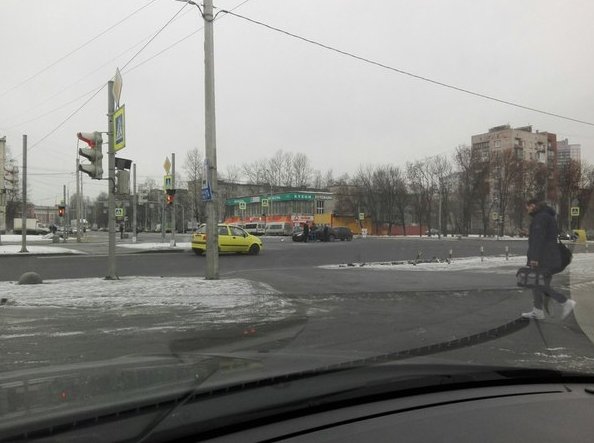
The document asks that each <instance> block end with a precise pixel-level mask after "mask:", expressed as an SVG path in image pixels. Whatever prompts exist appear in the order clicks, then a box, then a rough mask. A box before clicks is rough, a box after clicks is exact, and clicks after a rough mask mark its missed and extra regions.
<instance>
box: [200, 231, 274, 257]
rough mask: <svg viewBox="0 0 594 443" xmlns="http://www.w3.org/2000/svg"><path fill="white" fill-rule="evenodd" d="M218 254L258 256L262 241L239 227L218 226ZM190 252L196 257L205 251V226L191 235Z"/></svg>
mask: <svg viewBox="0 0 594 443" xmlns="http://www.w3.org/2000/svg"><path fill="white" fill-rule="evenodd" d="M218 230H219V253H221V252H237V253H242V254H250V255H258V254H259V253H260V251H261V250H262V240H260V238H258V237H256V236H255V235H252V234H250V233H248V232H247V231H244V230H243V229H241V228H240V227H239V226H235V225H226V224H219V225H218ZM192 250H193V251H194V252H195V253H196V254H197V255H202V254H204V252H205V251H206V225H205V224H203V225H200V227H199V228H198V230H197V231H196V232H195V233H194V234H192Z"/></svg>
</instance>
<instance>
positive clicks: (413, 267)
mask: <svg viewBox="0 0 594 443" xmlns="http://www.w3.org/2000/svg"><path fill="white" fill-rule="evenodd" d="M525 265H526V256H524V255H522V256H513V257H509V259H506V257H505V256H501V257H483V258H481V257H464V258H453V259H452V260H440V259H435V261H433V262H429V261H427V262H418V263H415V261H414V260H410V261H389V262H366V263H345V264H340V265H325V266H320V267H321V268H323V269H340V270H349V269H350V270H356V269H371V270H382V271H448V272H452V271H458V272H461V271H477V272H502V271H504V272H507V273H509V268H510V267H516V268H520V267H522V266H525ZM565 272H569V273H570V274H571V275H572V277H577V278H579V279H594V254H590V253H584V254H574V256H573V261H572V263H571V264H570V265H569V267H568V268H567V271H565Z"/></svg>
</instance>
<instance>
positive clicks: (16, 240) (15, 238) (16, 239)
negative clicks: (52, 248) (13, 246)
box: [0, 234, 52, 244]
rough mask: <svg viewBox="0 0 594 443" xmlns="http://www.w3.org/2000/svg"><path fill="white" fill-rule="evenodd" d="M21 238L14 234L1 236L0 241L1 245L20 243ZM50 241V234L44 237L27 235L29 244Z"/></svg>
mask: <svg viewBox="0 0 594 443" xmlns="http://www.w3.org/2000/svg"><path fill="white" fill-rule="evenodd" d="M22 238H23V236H22V235H20V234H19V235H14V234H2V235H1V236H0V241H2V243H4V242H6V243H19V244H20V243H21V240H22ZM51 239H52V235H51V234H46V235H27V243H29V242H37V241H48V240H51Z"/></svg>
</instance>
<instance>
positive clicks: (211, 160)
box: [204, 0, 219, 280]
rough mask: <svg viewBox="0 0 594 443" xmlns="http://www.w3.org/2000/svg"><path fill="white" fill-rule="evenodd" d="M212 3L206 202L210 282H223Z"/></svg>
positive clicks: (207, 48)
mask: <svg viewBox="0 0 594 443" xmlns="http://www.w3.org/2000/svg"><path fill="white" fill-rule="evenodd" d="M213 19H214V16H213V8H212V0H204V98H205V100H204V105H205V106H204V111H205V140H206V164H207V171H206V174H207V183H208V184H209V185H210V187H211V188H210V189H211V193H212V198H211V199H210V200H209V201H207V202H206V233H207V239H206V242H207V243H206V279H207V280H218V278H219V235H218V229H217V227H218V206H217V203H218V202H217V200H218V196H217V189H216V188H217V150H216V124H215V123H216V122H215V89H214V32H213Z"/></svg>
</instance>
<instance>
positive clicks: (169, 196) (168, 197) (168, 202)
mask: <svg viewBox="0 0 594 443" xmlns="http://www.w3.org/2000/svg"><path fill="white" fill-rule="evenodd" d="M174 197H175V196H174V195H173V194H167V204H168V205H172V204H173V198H174Z"/></svg>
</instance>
